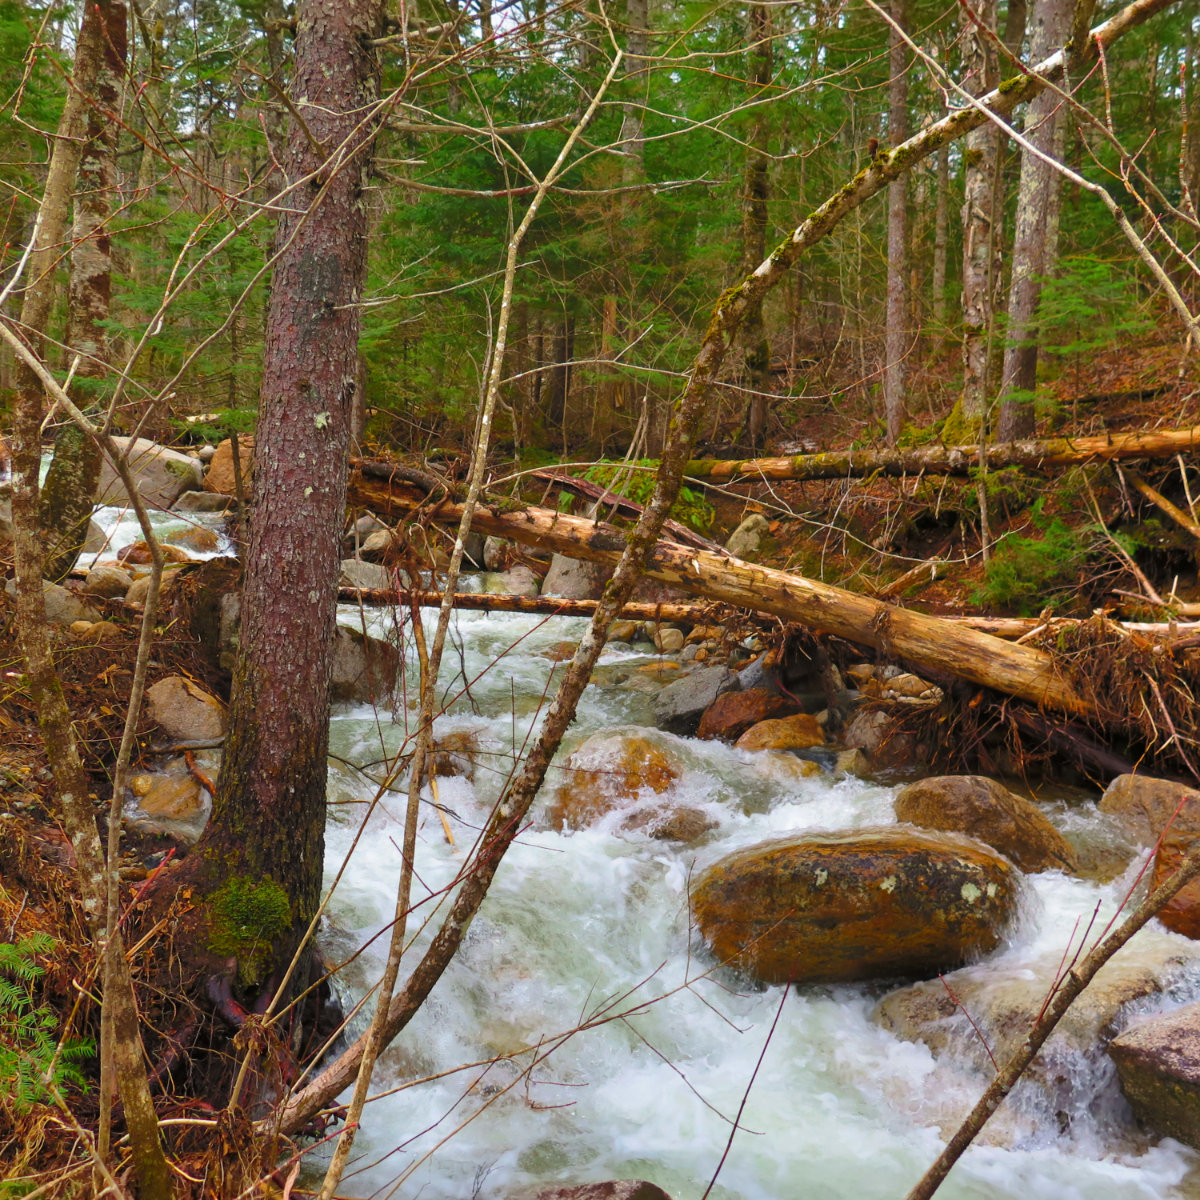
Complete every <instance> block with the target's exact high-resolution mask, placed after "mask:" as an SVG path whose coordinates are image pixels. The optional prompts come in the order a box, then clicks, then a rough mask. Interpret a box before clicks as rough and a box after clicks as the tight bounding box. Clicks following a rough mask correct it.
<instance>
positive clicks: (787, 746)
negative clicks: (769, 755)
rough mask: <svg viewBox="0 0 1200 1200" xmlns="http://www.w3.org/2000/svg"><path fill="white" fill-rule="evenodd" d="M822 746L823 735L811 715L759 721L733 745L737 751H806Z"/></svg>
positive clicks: (802, 714) (797, 714) (823, 741)
mask: <svg viewBox="0 0 1200 1200" xmlns="http://www.w3.org/2000/svg"><path fill="white" fill-rule="evenodd" d="M824 744H825V734H824V733H823V732H822V731H821V726H820V725H818V724H817V718H816V717H814V716H813V715H812V713H795V714H794V715H793V716H790V717H779V718H777V719H775V720H770V721H759V723H758V724H757V725H751V726H750V728H749V729H747V730H746V732H745V733H743V734H742V736H741V737H739V738H738V740H737V741H736V742H735V743H734V745H736V746H737V748H738V749H739V750H807V749H808V748H809V747H810V746H823V745H824Z"/></svg>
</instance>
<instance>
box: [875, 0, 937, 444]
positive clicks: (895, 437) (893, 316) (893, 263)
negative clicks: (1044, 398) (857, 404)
mask: <svg viewBox="0 0 1200 1200" xmlns="http://www.w3.org/2000/svg"><path fill="white" fill-rule="evenodd" d="M891 13H892V20H893V21H895V23H896V25H897V26H899V28H898V29H897V28H895V27H891V26H889V29H888V71H889V73H890V74H891V82H890V84H889V86H888V140H889V142H890V143H891V145H893V146H899V145H900V144H901V143H902V142H904V141H905V140H906V139H907V138H908V47H907V46H905V44H904V40H903V39H902V38H901V36H900V30H904V29H907V27H908V0H892V5H891ZM944 269H945V267H944V264H943V271H944ZM943 282H944V280H943ZM908 308H909V305H908V177H907V176H906V175H905V176H901V178H899V179H897V180H895V181H893V182H892V183H891V184H890V185H889V186H888V267H887V328H886V331H885V334H884V343H885V347H884V357H885V363H884V368H883V410H884V420H885V424H886V427H887V444H888V445H889V446H895V445H896V443H897V442H898V441H899V440H900V433H901V431H902V430H903V428H904V416H905V396H904V376H905V371H904V360H905V356H906V355H907V354H908V351H909V346H910V341H911V335H910V332H909V312H908Z"/></svg>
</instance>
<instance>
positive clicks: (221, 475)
mask: <svg viewBox="0 0 1200 1200" xmlns="http://www.w3.org/2000/svg"><path fill="white" fill-rule="evenodd" d="M238 461H239V462H240V464H241V468H242V489H243V493H244V494H245V495H246V496H249V495H250V480H251V479H252V478H253V476H254V438H253V437H251V436H250V435H249V434H239V435H238ZM204 490H205V491H206V492H218V493H220V494H221V495H223V496H236V495H237V486H236V480H235V478H234V473H233V443H232V442H231V441H230V440H229V438H226V439H225V440H224V441H223V442H220V443H218V445H217V449H216V453H215V454H214V455H213V457H212V461H211V462H210V463H209V464H208V473H207V474H206V475H205V476H204Z"/></svg>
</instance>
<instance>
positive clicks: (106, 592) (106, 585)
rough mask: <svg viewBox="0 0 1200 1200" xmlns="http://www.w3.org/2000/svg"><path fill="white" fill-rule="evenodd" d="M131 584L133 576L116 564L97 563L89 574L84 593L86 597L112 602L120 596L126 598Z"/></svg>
mask: <svg viewBox="0 0 1200 1200" xmlns="http://www.w3.org/2000/svg"><path fill="white" fill-rule="evenodd" d="M131 583H133V576H132V575H130V574H129V572H128V571H125V570H123V569H122V568H121V567H118V566H117V564H116V563H97V564H96V565H95V566H94V567H93V568H92V569H91V570H90V571H89V572H88V573H87V578H86V579H85V580H84V581H83V588H82V591H83V594H84V595H85V596H103V597H105V598H106V599H109V600H112V599H116V597H118V596H120V597H122V598H124V596H125V593H126V592H127V591H129V585H130V584H131Z"/></svg>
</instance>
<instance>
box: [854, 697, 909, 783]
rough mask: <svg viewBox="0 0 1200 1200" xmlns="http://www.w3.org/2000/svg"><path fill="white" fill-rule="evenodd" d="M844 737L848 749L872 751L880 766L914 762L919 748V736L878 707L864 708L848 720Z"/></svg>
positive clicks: (876, 765)
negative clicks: (908, 730) (905, 728)
mask: <svg viewBox="0 0 1200 1200" xmlns="http://www.w3.org/2000/svg"><path fill="white" fill-rule="evenodd" d="M842 741H843V742H844V743H845V746H846V748H847V749H848V750H861V751H862V752H863V753H864V754H866V755H868V756H869V758H870V760H871V763H872V765H873V766H875V767H877V768H886V767H906V766H911V765H912V764H913V761H914V759H915V757H916V752H917V739H916V738H915V737H913V735H912V734H911V733H908V732H907V731H905V730H903V729H900V728H898V727H897V724H896V720H895V718H894V717H890V716H888V714H887V713H885V712H882V711H881V710H879V709H877V708H860V709H859V710H858V711H857V712H856V713H855V714H854V716H852V717H851V718H850V720H849V721H848V722H847V724H846V728H845V731H844V732H843V734H842Z"/></svg>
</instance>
